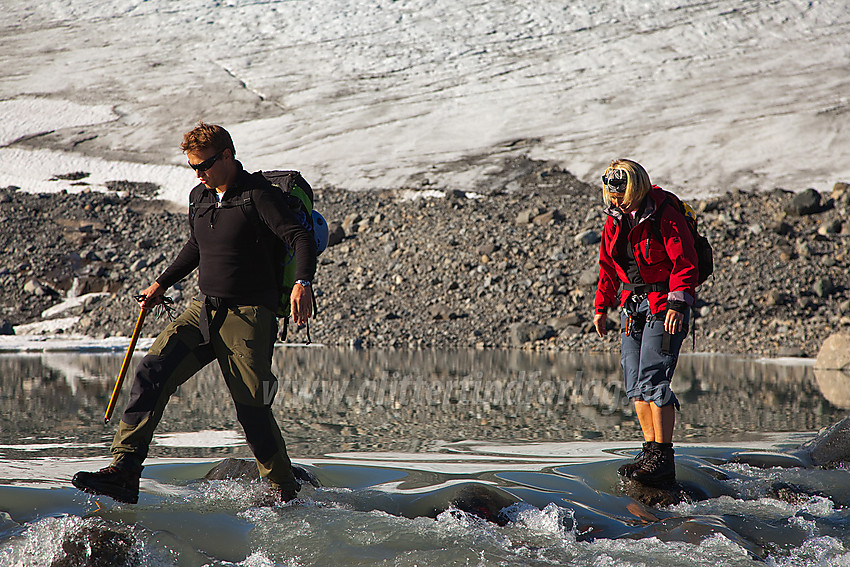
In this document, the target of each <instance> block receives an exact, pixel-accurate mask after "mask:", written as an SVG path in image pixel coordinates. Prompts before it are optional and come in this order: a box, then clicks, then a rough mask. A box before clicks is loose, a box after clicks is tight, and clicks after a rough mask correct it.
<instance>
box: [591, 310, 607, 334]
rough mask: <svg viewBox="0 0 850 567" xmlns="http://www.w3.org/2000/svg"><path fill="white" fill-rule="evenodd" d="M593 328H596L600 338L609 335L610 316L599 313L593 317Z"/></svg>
mask: <svg viewBox="0 0 850 567" xmlns="http://www.w3.org/2000/svg"><path fill="white" fill-rule="evenodd" d="M593 326H594V327H596V333H597V334H598V335H599V336H600V337H604V336H605V335H607V334H608V314H607V313H597V314H596V315H594V316H593Z"/></svg>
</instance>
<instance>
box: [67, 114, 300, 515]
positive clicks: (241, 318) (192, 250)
mask: <svg viewBox="0 0 850 567" xmlns="http://www.w3.org/2000/svg"><path fill="white" fill-rule="evenodd" d="M181 149H182V150H183V152H184V153H185V154H186V157H187V158H188V160H189V165H190V166H191V167H192V169H194V170H195V171H196V172H197V176H198V179H199V180H200V181H201V183H199V184H198V185H197V186H196V187H195V188H194V189H192V192H191V194H190V205H189V238H188V240H187V241H186V244H185V245H184V246H183V249H182V250H181V251H180V253H179V254H178V256H177V258H176V259H175V260H174V262H173V263H172V264H171V265H170V266H169V267H168V268H167V269H166V270H165V271H164V272H163V273H162V275H161V276H159V277H158V278H157V279H156V281H155V282H154V283H153V284H152V285H151V286H150V287H148V288H147V289H146V290H144V291H143V292H142V294H141V295H142V296H143V299H142V300H141V301H140V305H141V307H142V309H149V308H151V307H153V306H155V305H157V304H158V303H160V302H161V301H162V295H163V294H164V293H165V290H166V289H168V287H170V286H172V285H173V284H175V283H177V282H178V281H180V280H181V279H183V278H184V277H186V276H187V275H188V274H189V273H191V272H192V271H193V270H194V269H195V268H198V285H199V288H200V292H201V293H200V296H199V297H198V298H195V299H193V300H192V303H191V305H190V306H189V307H188V309H186V311H185V312H183V313H182V314H181V315H180V316H179V317H178V318H177V319H175V320H174V321H173V322H172V323H170V324H169V325H168V326H167V327H166V328H165V330H164V331H162V333H160V335H159V336H158V337H157V339H156V341H155V342H154V343H153V345H152V346H151V348H150V351H148V354H147V355H146V356H145V358H144V359H143V360H142V362H141V363H140V364H139V366H138V368H137V369H136V374H135V378H134V381H133V386H132V390H131V392H130V400H129V403H128V405H127V408H126V409H125V411H124V414H123V416H122V417H121V422H120V424H119V426H118V431H117V432H116V434H115V438H114V440H113V442H112V448H111V451H112V456H113V459H112V464H111V465H109V466H108V467H106V468H104V469H101V470H99V471H97V472H79V473H77V474H76V475H75V476H74V478H73V481H72V482H73V484H74V486H76V487H77V488H78V489H80V490H83V491H85V492H89V493H92V494H103V495H106V496H110V497H112V498H114V499H115V500H118V501H121V502H128V503H132V504H135V503H136V502H138V498H139V477H140V476H141V471H142V468H143V467H142V462H143V461H144V460H145V458H146V457H147V454H148V447H149V446H150V443H151V440H152V439H153V434H154V429H155V428H156V426H157V424H158V423H159V420H160V419H161V418H162V413H163V411H164V409H165V405H166V404H167V403H168V399H169V398H170V397H171V395H172V394H173V393H174V392H175V390H176V389H177V388H178V387H179V386H180V385H181V384H183V383H184V382H185V381H186V380H188V379H189V378H191V377H192V376H193V375H194V374H195V373H197V372H198V371H199V370H200V369H201V368H203V367H204V366H206V365H207V364H209V363H210V362H212V361H213V360H217V361H218V364H219V367H220V368H221V372H222V374H223V375H224V379H225V382H226V384H227V387H228V389H229V390H230V393H231V396H232V397H233V401H234V402H235V405H236V414H237V418H238V419H239V423H240V424H241V425H242V428H243V430H244V431H245V437H246V439H247V442H248V445H249V446H250V448H251V450H252V451H253V453H254V456H255V457H256V459H257V467H258V469H259V471H260V476H262V477H264V478H267V479H268V480H269V482H270V485H271V487H272V490H273V494H274V496H275V498H277V497H279V498H280V499H281V500H283V501H288V500H291V499H292V498H294V497H295V494H296V492H297V491H298V489H299V484H298V482H297V481H296V480H295V477H294V475H293V471H292V465H291V463H290V461H289V457H288V456H287V452H286V444H285V443H284V440H283V436H282V435H281V432H280V428H279V427H278V425H277V423H276V422H275V419H274V416H273V415H272V410H271V406H272V400H273V399H274V395H275V392H276V391H277V380H276V378H275V376H274V375H273V374H272V372H271V359H272V352H273V348H274V341H275V336H276V334H277V320H276V318H275V315H274V311H275V307H276V305H277V303H278V301H279V297H278V287H277V266H278V265H279V261H277V260H276V258H277V256H276V254H275V250H276V247H277V246H279V245H280V241H283V242H284V243H285V244H286V245H288V246H289V247H290V248H291V249H293V250H294V251H295V255H296V270H297V273H296V283H295V285H294V286H293V289H292V294H291V297H290V302H291V311H292V317H293V319H294V321H295V323H296V324H302V323H306V322H307V319H308V318H309V317H310V316H311V315H312V294H311V290H310V285H311V281H312V279H313V276H314V273H315V270H316V244H315V241H314V239H313V238H312V236H311V235H310V233H309V232H308V231H307V230H306V229H305V228H304V227H303V226H302V225H301V224H300V223H299V222H298V221H297V220H296V219H295V217H294V216H293V214H292V213H291V212H290V209H289V208H288V206H287V205H286V204H285V201H284V199H283V197H282V194H281V192H280V191H279V190H277V189H275V188H274V187H272V186H271V184H270V183H269V182H268V181H266V179H265V178H264V177H263V176H262V174H260V173H254V174H249V173H248V172H246V171H245V170H244V169H243V168H242V164H241V163H240V162H238V161H237V160H236V151H235V149H234V146H233V141H232V139H231V137H230V134H229V133H228V132H227V131H226V130H225V129H224V128H222V127H221V126H216V125H211V124H204V123H200V124H199V125H198V126H197V127H196V128H195V129H193V130H191V131H190V132H188V133H186V135H185V136H184V138H183V144H182V145H181ZM248 207H253V208H254V209H256V213H257V214H250V215H249V214H247V212H246V209H247V208H248ZM258 219H259V220H258Z"/></svg>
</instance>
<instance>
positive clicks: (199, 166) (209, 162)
mask: <svg viewBox="0 0 850 567" xmlns="http://www.w3.org/2000/svg"><path fill="white" fill-rule="evenodd" d="M223 153H224V150H222V151H220V152H218V153H217V154H215V155H214V156H213V157H211V158H210V159H205V160H204V161H202V162H201V163H190V164H189V167H191V168H192V169H194V170H195V171H206V170H208V169H209V168H211V167H212V166H213V165H214V164H215V162H216V161H218V158H220V157H221V155H222V154H223Z"/></svg>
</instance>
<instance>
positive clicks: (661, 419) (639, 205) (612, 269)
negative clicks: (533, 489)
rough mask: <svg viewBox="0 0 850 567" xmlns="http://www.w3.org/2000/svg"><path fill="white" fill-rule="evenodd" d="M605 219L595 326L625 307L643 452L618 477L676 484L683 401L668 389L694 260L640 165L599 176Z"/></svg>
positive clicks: (669, 208)
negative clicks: (677, 423)
mask: <svg viewBox="0 0 850 567" xmlns="http://www.w3.org/2000/svg"><path fill="white" fill-rule="evenodd" d="M602 182H603V193H602V194H603V199H604V201H605V205H606V209H605V212H606V213H607V215H608V218H607V219H606V220H605V227H604V229H603V233H602V244H601V249H600V254H599V266H600V270H599V282H598V285H597V290H596V299H595V302H594V307H595V315H594V317H593V325H594V326H595V327H596V332H597V333H599V335H600V336H604V335H605V334H607V332H608V330H607V322H608V321H607V318H608V308H609V307H612V306H614V305H615V303H616V302H617V296H618V291H619V290H620V288H621V287H622V292H620V297H619V303H620V306H621V308H622V309H621V315H620V330H621V335H622V349H621V356H620V361H621V364H622V367H623V374H624V376H625V382H626V395H627V396H628V397H629V399H631V400H633V401H634V404H635V413H636V414H637V417H638V421H639V422H640V427H641V430H642V431H643V438H644V444H643V450H642V451H641V452H640V454H639V455H638V456H637V457H636V458H635V461H634V462H631V463H628V464H625V465H623V466H621V467H620V469H619V471H618V472H619V473H620V474H621V475H622V476H624V477H627V478H631V479H634V480H636V481H639V482H641V483H643V484H648V485H654V486H663V485H669V484H671V483H673V482H674V481H675V479H676V468H675V466H674V463H673V425H674V423H675V420H676V409H678V408H679V401H678V400H677V399H676V395H675V394H674V393H673V391H672V390H671V389H670V381H671V379H672V378H673V370H674V369H675V368H676V362H677V360H678V357H679V348H680V347H681V345H682V341H683V340H684V338H685V335H687V332H688V317H689V306H690V305H692V304H693V301H694V297H695V292H694V288H695V286H696V285H697V277H698V272H697V255H696V250H695V249H694V240H693V236H692V234H691V232H690V229H689V228H688V225H687V221H686V220H685V217H684V215H683V214H682V213H681V212H680V211H679V208H678V207H676V206H673V201H668V199H675V197H674V196H672V195H670V194H669V193H667V192H666V191H664V190H662V189H661V188H659V187H655V186H653V185H652V184H651V183H650V181H649V175H648V174H647V173H646V170H645V169H644V168H643V167H642V166H641V165H640V164H638V163H636V162H634V161H631V160H627V159H618V160H615V161H613V162H612V163H611V165H610V166H608V169H606V170H605V174H604V175H603V176H602Z"/></svg>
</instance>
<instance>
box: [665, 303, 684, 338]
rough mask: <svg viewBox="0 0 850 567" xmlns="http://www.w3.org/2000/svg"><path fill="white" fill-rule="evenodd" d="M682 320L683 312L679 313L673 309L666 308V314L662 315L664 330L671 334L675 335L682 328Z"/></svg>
mask: <svg viewBox="0 0 850 567" xmlns="http://www.w3.org/2000/svg"><path fill="white" fill-rule="evenodd" d="M684 320H685V314H684V313H680V312H679V311H676V310H674V309H667V314H666V315H665V316H664V330H665V331H667V332H668V333H669V334H671V335H675V334H676V333H678V332H679V331H681V330H682V323H683V322H684Z"/></svg>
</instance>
